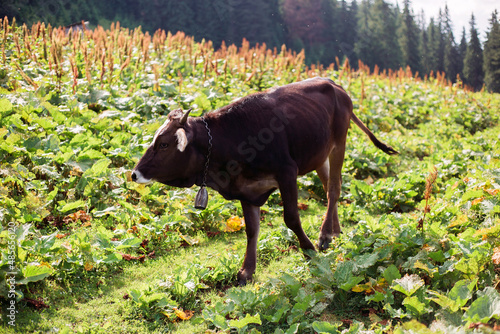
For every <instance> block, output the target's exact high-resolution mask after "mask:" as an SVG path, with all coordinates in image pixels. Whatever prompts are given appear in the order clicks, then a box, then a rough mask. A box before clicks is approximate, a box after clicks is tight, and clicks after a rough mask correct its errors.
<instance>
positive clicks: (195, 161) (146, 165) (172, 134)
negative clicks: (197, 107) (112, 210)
mask: <svg viewBox="0 0 500 334" xmlns="http://www.w3.org/2000/svg"><path fill="white" fill-rule="evenodd" d="M190 111H191V109H190V110H188V111H187V112H186V113H183V112H182V110H181V109H177V110H174V111H172V112H171V113H170V114H169V116H168V119H167V120H166V121H165V123H164V124H163V125H162V126H161V127H160V128H159V129H158V130H157V131H156V133H155V135H154V138H153V142H152V143H151V145H150V146H149V147H148V149H147V150H146V153H144V155H143V156H142V158H141V159H140V160H139V162H138V163H137V165H136V166H135V168H134V170H133V171H132V180H133V181H135V182H137V183H150V182H153V181H157V182H161V183H164V184H168V185H172V186H180V187H182V186H184V187H189V186H191V185H193V183H194V179H195V178H196V174H197V172H198V169H200V166H202V165H203V161H202V160H203V155H202V154H200V153H199V152H197V150H196V149H194V148H192V147H191V146H192V145H189V144H190V142H191V140H192V139H193V131H192V129H191V127H190V125H189V123H188V116H189V112H190Z"/></svg>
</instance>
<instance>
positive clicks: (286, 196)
mask: <svg viewBox="0 0 500 334" xmlns="http://www.w3.org/2000/svg"><path fill="white" fill-rule="evenodd" d="M278 186H279V189H280V193H281V199H282V200H283V217H284V220H285V224H286V226H287V227H288V228H289V229H291V230H292V231H293V232H294V233H295V235H296V236H297V238H298V239H299V245H300V248H302V249H304V250H306V249H311V250H315V249H314V244H313V243H312V242H311V240H309V238H308V237H307V235H306V234H305V232H304V230H303V229H302V224H301V222H300V216H299V209H298V208H297V199H298V190H297V173H296V170H295V173H293V172H290V173H288V174H287V173H283V175H280V178H279V179H278Z"/></svg>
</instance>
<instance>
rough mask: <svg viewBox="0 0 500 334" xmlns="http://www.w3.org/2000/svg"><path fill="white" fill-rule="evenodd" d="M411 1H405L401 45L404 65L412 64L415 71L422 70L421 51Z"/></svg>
mask: <svg viewBox="0 0 500 334" xmlns="http://www.w3.org/2000/svg"><path fill="white" fill-rule="evenodd" d="M410 6H411V1H410V0H405V1H404V8H403V15H402V18H401V19H402V20H401V26H400V27H401V28H400V37H399V46H400V48H401V55H402V65H403V66H410V68H411V69H412V70H413V71H419V72H420V71H421V68H420V51H419V43H418V35H419V31H418V27H417V25H416V24H415V19H414V17H413V14H412V13H411V12H410Z"/></svg>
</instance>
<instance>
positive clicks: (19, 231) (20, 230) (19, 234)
mask: <svg viewBox="0 0 500 334" xmlns="http://www.w3.org/2000/svg"><path fill="white" fill-rule="evenodd" d="M31 226H32V225H31V224H22V225H18V226H16V228H15V232H16V240H17V241H18V242H21V241H23V240H24V239H25V238H26V236H27V235H28V233H29V232H30V229H31Z"/></svg>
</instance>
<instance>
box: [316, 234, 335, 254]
mask: <svg viewBox="0 0 500 334" xmlns="http://www.w3.org/2000/svg"><path fill="white" fill-rule="evenodd" d="M339 235H340V233H334V234H332V235H320V237H319V240H318V249H319V250H320V251H324V250H327V249H328V248H329V247H330V244H331V242H332V240H333V238H337V237H338V236H339Z"/></svg>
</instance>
